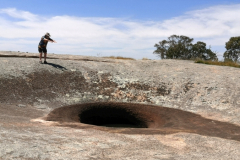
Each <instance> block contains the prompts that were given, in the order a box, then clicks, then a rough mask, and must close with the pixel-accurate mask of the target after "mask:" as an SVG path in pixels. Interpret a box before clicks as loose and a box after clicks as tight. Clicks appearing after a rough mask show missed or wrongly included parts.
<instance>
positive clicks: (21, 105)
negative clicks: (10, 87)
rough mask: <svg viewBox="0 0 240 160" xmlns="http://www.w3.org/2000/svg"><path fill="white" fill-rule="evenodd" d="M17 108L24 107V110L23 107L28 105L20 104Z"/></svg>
mask: <svg viewBox="0 0 240 160" xmlns="http://www.w3.org/2000/svg"><path fill="white" fill-rule="evenodd" d="M17 106H18V107H22V108H23V107H26V105H24V104H18V105H17Z"/></svg>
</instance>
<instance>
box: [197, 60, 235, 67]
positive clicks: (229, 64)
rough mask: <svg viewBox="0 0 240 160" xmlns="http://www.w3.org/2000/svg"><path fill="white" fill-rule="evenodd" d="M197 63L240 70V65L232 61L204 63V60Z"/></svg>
mask: <svg viewBox="0 0 240 160" xmlns="http://www.w3.org/2000/svg"><path fill="white" fill-rule="evenodd" d="M195 62H196V63H203V64H209V65H218V66H230V67H237V68H240V65H239V64H237V63H236V62H232V61H225V62H221V61H204V60H196V61H195Z"/></svg>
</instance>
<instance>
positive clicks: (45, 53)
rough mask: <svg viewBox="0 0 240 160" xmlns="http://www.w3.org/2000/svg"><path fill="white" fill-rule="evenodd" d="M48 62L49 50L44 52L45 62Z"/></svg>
mask: <svg viewBox="0 0 240 160" xmlns="http://www.w3.org/2000/svg"><path fill="white" fill-rule="evenodd" d="M45 62H47V52H44V63H45Z"/></svg>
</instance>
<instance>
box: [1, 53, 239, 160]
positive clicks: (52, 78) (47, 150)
mask: <svg viewBox="0 0 240 160" xmlns="http://www.w3.org/2000/svg"><path fill="white" fill-rule="evenodd" d="M48 56H49V59H48V62H49V63H48V64H39V63H38V61H39V60H38V58H37V57H38V54H33V53H18V52H1V53H0V102H1V103H0V127H1V130H0V144H1V145H0V159H238V158H239V156H240V141H239V140H238V138H232V137H239V136H240V133H239V132H237V131H238V130H239V129H238V130H234V129H233V130H231V129H229V128H227V127H225V128H221V127H220V128H219V127H218V126H219V125H220V123H221V124H229V126H233V127H236V128H239V126H240V99H239V96H240V83H239V80H238V79H239V78H240V70H239V69H238V68H232V67H221V66H211V65H204V64H196V63H194V62H193V61H183V60H114V59H107V58H100V57H84V56H69V55H55V54H49V55H48ZM89 102H91V103H93V102H125V103H133V104H136V103H141V104H142V103H143V104H147V105H153V106H154V107H167V108H172V109H178V110H181V111H187V112H190V113H194V114H197V115H198V116H199V117H200V118H203V119H207V121H206V123H211V120H212V123H213V124H208V125H209V126H213V128H218V132H219V133H221V129H227V130H228V131H224V130H223V133H224V134H225V135H224V136H217V134H214V132H215V131H216V130H214V129H213V130H212V131H209V132H210V133H212V134H200V132H199V131H197V129H196V131H195V132H194V131H191V132H190V131H184V130H181V132H175V133H171V134H170V133H165V134H163V132H159V133H156V132H154V135H149V134H148V135H145V134H133V135H132V134H130V135H129V134H122V133H111V132H108V129H105V131H104V129H101V130H98V127H89V126H90V125H86V126H87V127H85V128H84V127H83V128H76V127H75V128H74V127H73V128H71V127H62V126H61V125H60V123H59V122H54V121H45V120H43V118H41V117H45V116H47V114H49V113H50V112H51V111H52V110H53V109H56V108H59V107H62V106H67V105H72V104H83V103H89ZM216 122H217V123H216ZM214 123H215V124H214ZM198 125H199V124H198ZM199 127H201V126H199ZM236 128H235V129H236ZM209 130H211V127H210V128H209ZM228 133H229V137H228Z"/></svg>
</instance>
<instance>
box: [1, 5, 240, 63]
mask: <svg viewBox="0 0 240 160" xmlns="http://www.w3.org/2000/svg"><path fill="white" fill-rule="evenodd" d="M0 4H1V6H0V47H1V50H12V51H22V52H37V44H38V43H39V39H40V37H41V36H42V35H43V34H44V33H45V32H50V33H51V35H52V38H53V39H55V40H56V41H57V42H58V43H56V44H49V45H48V52H49V53H58V54H76V55H90V56H99V55H100V56H124V57H133V58H136V59H141V58H143V57H146V58H151V59H158V58H157V57H156V55H154V54H153V51H154V50H155V48H154V47H153V46H154V44H155V43H158V42H159V41H161V40H163V39H166V38H167V37H169V36H171V35H172V34H177V35H185V36H189V37H190V38H194V39H195V41H194V42H197V41H199V40H200V41H203V42H205V43H207V45H208V46H211V48H212V50H214V51H217V52H218V56H219V58H220V59H221V57H222V54H223V52H224V51H225V48H224V46H225V42H227V41H228V40H229V38H230V37H232V36H240V18H239V15H240V0H201V1H197V0H181V1H178V0H168V1H162V0H68V1H65V0H41V1H39V0H11V1H10V0H0Z"/></svg>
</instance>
